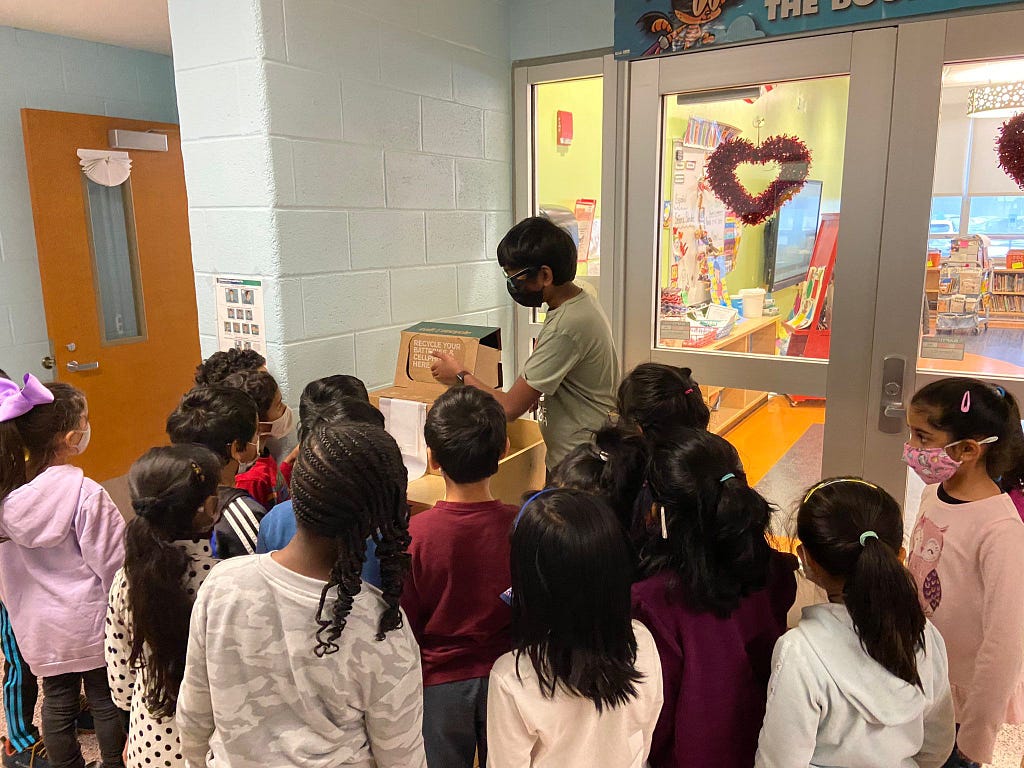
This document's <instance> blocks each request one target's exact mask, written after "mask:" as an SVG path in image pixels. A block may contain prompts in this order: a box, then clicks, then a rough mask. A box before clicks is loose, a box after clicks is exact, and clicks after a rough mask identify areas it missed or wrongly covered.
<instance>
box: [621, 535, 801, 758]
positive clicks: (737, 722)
mask: <svg viewBox="0 0 1024 768" xmlns="http://www.w3.org/2000/svg"><path fill="white" fill-rule="evenodd" d="M772 554H773V557H772V561H771V570H770V573H769V576H768V584H767V585H766V586H765V588H764V589H762V590H760V591H758V592H755V593H754V594H752V595H748V596H747V597H745V598H742V599H741V601H740V604H739V606H738V607H737V608H736V610H734V611H733V612H732V615H730V616H729V618H727V619H722V618H719V617H717V616H715V615H714V614H711V613H706V612H701V611H696V610H694V609H692V608H691V607H690V606H688V605H687V604H686V599H685V597H684V596H683V594H682V592H681V590H680V589H679V588H678V587H677V586H676V585H675V583H674V578H675V574H674V573H670V572H666V573H660V574H658V575H656V576H652V577H651V578H649V579H645V580H644V581H641V582H638V583H637V584H634V585H633V616H634V618H636V619H638V620H639V621H641V622H643V623H644V625H645V626H646V627H647V628H648V629H649V630H650V631H651V634H652V635H654V642H655V644H656V645H657V646H658V653H659V655H660V656H661V669H662V678H663V682H664V695H665V704H664V706H663V707H662V710H661V717H660V718H659V719H658V726H657V728H655V730H654V739H653V742H652V744H651V757H650V765H651V768H691V767H692V768H698V767H699V768H708V766H715V768H751V766H753V764H754V754H755V753H756V752H757V737H758V734H759V733H760V731H761V724H762V722H763V721H764V711H765V701H766V700H767V698H768V679H769V678H770V677H771V660H772V651H773V650H774V648H775V643H776V641H777V640H778V639H779V638H780V637H782V635H783V633H784V632H785V631H786V614H787V613H788V611H789V608H790V607H791V606H792V605H793V601H794V600H795V599H796V579H795V577H794V576H793V572H794V571H795V570H796V567H797V560H796V558H795V557H793V556H792V555H784V554H782V553H780V552H773V553H772Z"/></svg>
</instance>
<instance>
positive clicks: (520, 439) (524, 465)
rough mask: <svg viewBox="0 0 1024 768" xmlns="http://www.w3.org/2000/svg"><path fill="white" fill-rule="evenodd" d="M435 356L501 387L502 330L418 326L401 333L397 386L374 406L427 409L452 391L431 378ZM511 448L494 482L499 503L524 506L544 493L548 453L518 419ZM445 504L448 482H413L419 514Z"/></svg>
mask: <svg viewBox="0 0 1024 768" xmlns="http://www.w3.org/2000/svg"><path fill="white" fill-rule="evenodd" d="M435 351H445V352H450V353H451V354H453V355H454V356H455V358H456V359H457V360H459V361H460V362H461V363H462V367H463V368H464V369H465V370H467V371H469V372H470V373H472V374H473V375H474V376H475V377H476V378H478V379H480V380H481V381H483V382H484V383H485V384H487V385H488V386H492V387H495V388H498V387H500V386H501V384H502V372H501V329H499V328H488V327H482V326H474V325H455V324H452V323H419V324H417V325H414V326H412V327H411V328H407V329H406V330H404V331H402V335H401V340H400V343H399V348H398V363H397V365H396V366H395V380H394V383H393V384H392V386H390V387H386V388H384V389H379V390H376V391H374V392H371V393H370V401H371V402H372V403H373V404H374V405H375V406H377V407H378V408H380V407H381V401H382V400H385V399H391V400H409V401H412V402H417V403H426V404H427V407H428V408H429V407H430V406H431V405H432V404H433V402H434V400H436V399H437V398H438V397H439V396H440V395H441V394H443V393H444V392H445V391H446V390H447V389H448V388H447V387H446V386H445V385H444V384H440V383H438V382H437V381H435V380H434V377H433V375H432V374H431V372H430V365H431V363H432V362H433V357H432V353H433V352H435ZM508 436H509V442H510V448H509V452H508V455H507V456H506V457H505V458H504V459H502V460H501V462H500V463H499V465H498V474H497V475H496V476H495V477H494V478H493V479H492V480H491V491H492V493H493V494H494V496H495V498H498V499H501V500H502V501H504V502H506V503H507V504H519V503H520V502H521V501H522V495H523V493H525V492H526V491H528V490H532V489H539V488H543V487H544V481H545V472H546V469H545V465H544V459H545V455H546V447H545V445H544V440H543V438H542V437H541V434H540V426H539V425H538V424H537V422H535V421H532V420H528V419H519V420H517V421H515V422H513V423H511V424H509V425H508ZM443 498H444V479H443V478H442V477H441V476H440V475H439V474H438V473H435V472H432V471H430V470H429V469H428V471H427V473H426V474H425V475H424V476H423V477H420V478H414V479H412V480H410V482H409V501H410V503H411V504H412V506H413V510H414V511H416V512H419V511H422V510H424V509H428V508H430V507H432V506H434V504H435V503H436V502H437V501H439V500H440V499H443Z"/></svg>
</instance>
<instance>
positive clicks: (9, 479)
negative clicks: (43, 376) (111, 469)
mask: <svg viewBox="0 0 1024 768" xmlns="http://www.w3.org/2000/svg"><path fill="white" fill-rule="evenodd" d="M89 436H90V427H89V414H88V407H87V405H86V402H85V396H84V395H83V394H82V393H81V392H80V391H78V390H77V389H75V388H74V387H71V386H68V385H67V384H51V385H49V386H44V385H43V384H41V383H40V382H39V381H38V380H37V379H36V378H35V377H33V376H31V375H28V376H26V377H25V387H24V389H21V388H19V387H18V386H17V384H15V383H14V382H12V381H8V380H0V598H2V600H3V603H4V605H6V606H7V610H8V612H9V613H10V618H11V624H12V625H13V627H14V633H15V636H16V637H17V639H18V645H19V646H20V647H21V651H22V654H23V655H24V657H25V660H26V661H27V662H28V665H29V667H30V668H31V670H32V672H33V673H34V674H35V675H37V676H38V677H40V678H42V680H43V713H42V714H43V717H42V722H43V741H44V742H45V743H46V747H47V752H48V755H49V761H50V765H52V766H54V768H82V766H84V761H83V759H82V751H81V747H80V746H79V744H78V737H77V736H76V729H75V720H76V718H77V716H78V712H79V692H80V691H81V689H82V686H83V684H84V686H85V693H86V697H87V698H88V700H89V705H90V707H91V709H92V714H93V719H94V720H95V723H96V736H97V738H98V740H99V743H100V751H101V753H102V755H103V763H102V764H103V766H104V768H122V766H123V762H122V756H121V753H122V751H123V750H124V744H125V731H124V724H123V722H122V720H121V716H120V714H119V712H118V711H117V708H116V707H115V706H114V703H113V701H112V699H111V696H110V688H109V686H108V683H107V673H106V666H105V659H104V628H105V621H106V607H107V594H108V592H109V590H110V585H111V583H112V582H113V579H114V574H115V572H116V571H117V569H118V568H120V567H121V565H122V562H123V560H124V543H123V541H124V520H123V519H122V517H121V514H120V513H119V512H118V510H117V507H115V506H114V503H113V502H112V501H111V499H110V497H109V496H108V495H107V493H106V491H104V490H103V488H101V487H100V486H99V484H98V483H96V482H94V481H92V480H90V479H89V478H87V477H85V476H84V474H83V473H82V470H80V469H78V468H77V467H74V466H71V464H69V461H70V460H71V459H72V458H73V457H74V456H76V455H78V454H81V453H82V452H83V451H85V448H86V446H87V445H88V444H89Z"/></svg>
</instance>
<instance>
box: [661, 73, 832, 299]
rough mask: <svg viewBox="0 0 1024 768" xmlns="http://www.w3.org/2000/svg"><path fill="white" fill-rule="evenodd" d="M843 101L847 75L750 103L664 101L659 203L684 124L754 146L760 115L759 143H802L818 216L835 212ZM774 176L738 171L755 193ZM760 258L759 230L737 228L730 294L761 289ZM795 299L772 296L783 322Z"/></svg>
mask: <svg viewBox="0 0 1024 768" xmlns="http://www.w3.org/2000/svg"><path fill="white" fill-rule="evenodd" d="M848 100H849V78H847V77H834V78H827V79H821V80H807V81H801V82H795V83H781V84H779V85H777V86H776V87H775V88H774V90H772V92H771V93H768V94H765V95H763V96H762V97H761V98H760V99H758V100H757V101H756V102H754V103H753V104H747V103H746V102H744V101H743V100H740V99H737V100H731V101H720V102H714V103H709V104H694V105H682V106H681V105H679V104H677V103H676V99H675V97H674V96H670V97H668V99H667V104H666V132H665V142H666V145H665V147H664V153H663V158H664V163H665V164H664V166H663V175H662V179H663V185H664V190H663V193H664V199H665V200H668V199H670V198H671V184H672V172H671V162H672V139H675V138H682V137H683V136H684V135H685V134H686V124H687V121H688V120H689V118H690V117H702V118H705V119H709V120H717V121H718V122H722V123H728V124H729V125H733V126H735V127H737V128H739V129H740V130H741V131H742V132H743V133H742V134H741V136H742V138H745V139H747V140H748V141H752V142H754V143H755V144H756V143H757V140H758V129H757V128H756V127H755V126H754V121H755V120H756V119H757V118H759V117H763V118H764V120H765V123H764V125H763V126H762V127H761V129H760V134H761V136H760V138H761V140H762V141H763V140H764V139H766V138H768V137H769V136H777V135H780V134H788V135H791V136H796V137H797V138H799V139H801V140H803V142H804V143H805V144H807V146H808V147H809V148H810V150H811V153H812V156H813V160H812V164H811V171H810V175H809V178H811V179H819V180H821V182H822V201H821V210H822V213H830V212H835V211H838V210H839V199H840V195H841V192H842V185H843V152H844V147H845V138H846V125H847V102H848ZM775 175H776V171H774V170H770V169H769V168H767V167H764V168H762V167H759V166H746V167H743V168H741V170H740V173H739V176H740V180H741V181H743V183H744V186H746V187H747V189H749V190H750V191H751V192H753V193H755V194H756V193H757V192H760V191H761V190H763V189H765V188H766V187H767V186H768V184H770V183H771V180H772V179H773V178H774V177H775ZM669 234H670V233H669V230H667V229H665V230H663V233H662V259H661V264H662V278H661V284H662V285H667V284H668V279H667V276H668V268H667V265H668V254H669ZM764 259H765V252H764V226H763V225H761V226H758V227H748V226H746V225H742V227H741V229H740V247H739V250H738V252H737V257H736V264H735V267H734V268H733V271H732V272H730V273H729V275H728V278H727V280H726V284H727V285H728V288H729V293H730V294H731V295H732V296H735V295H737V294H738V292H739V290H740V289H741V288H754V287H765V283H764ZM795 300H796V288H795V287H794V288H787V289H784V290H782V291H778V292H777V293H776V294H775V301H776V302H777V303H778V305H779V312H780V313H781V316H782V317H783V318H786V317H788V316H789V314H790V312H791V311H792V309H793V303H794V301H795Z"/></svg>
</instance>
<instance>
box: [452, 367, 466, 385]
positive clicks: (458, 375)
mask: <svg viewBox="0 0 1024 768" xmlns="http://www.w3.org/2000/svg"><path fill="white" fill-rule="evenodd" d="M467 376H469V371H459V372H458V373H456V374H455V378H456V379H458V381H459V384H462V385H463V386H465V384H466V377H467Z"/></svg>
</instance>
